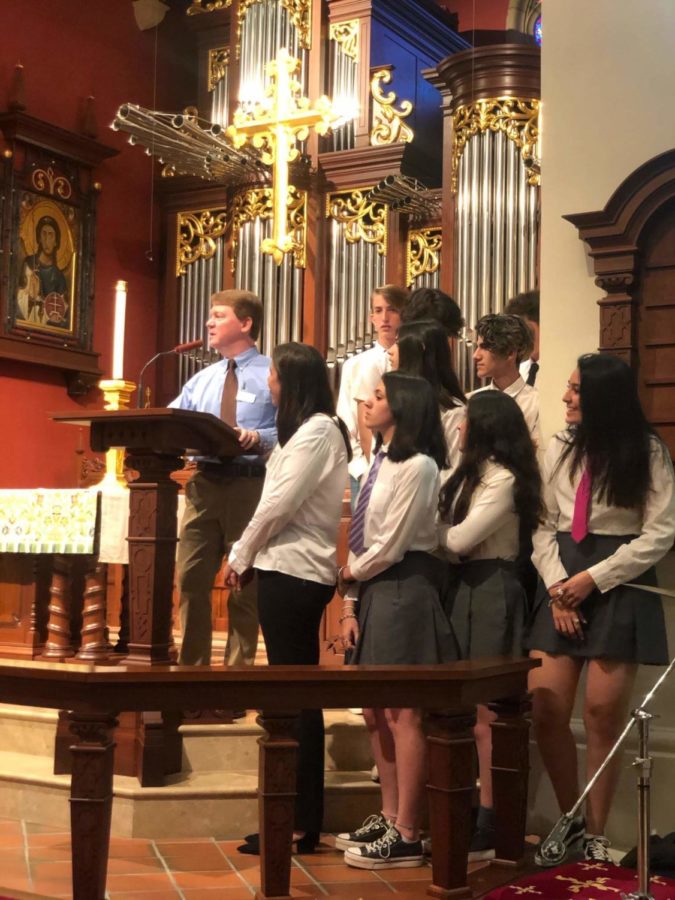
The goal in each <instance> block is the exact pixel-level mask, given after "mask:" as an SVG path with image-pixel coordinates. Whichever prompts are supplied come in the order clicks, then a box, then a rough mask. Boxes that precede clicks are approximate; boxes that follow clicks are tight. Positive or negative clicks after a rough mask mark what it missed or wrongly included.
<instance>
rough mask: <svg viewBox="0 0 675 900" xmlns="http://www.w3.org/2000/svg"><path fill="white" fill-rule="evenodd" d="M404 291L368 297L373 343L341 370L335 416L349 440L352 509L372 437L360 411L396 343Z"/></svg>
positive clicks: (389, 287)
mask: <svg viewBox="0 0 675 900" xmlns="http://www.w3.org/2000/svg"><path fill="white" fill-rule="evenodd" d="M408 296H409V294H408V291H407V290H406V289H405V288H402V287H399V286H398V285H395V284H385V285H383V286H382V287H378V288H375V290H374V291H373V293H372V294H371V297H370V321H371V322H372V325H373V331H374V332H375V333H376V334H377V340H376V341H375V343H374V344H373V346H372V347H370V348H369V349H368V350H364V351H363V353H358V354H357V355H356V356H352V357H350V359H347V360H346V361H345V362H344V364H343V366H342V374H341V376H340V392H339V395H338V401H337V414H338V415H339V416H340V418H341V419H342V421H343V422H344V423H345V424H346V425H347V428H348V429H349V434H350V437H351V445H352V461H351V462H350V464H349V484H350V489H351V497H352V507H353V505H354V503H355V502H356V496H357V494H358V492H359V483H360V480H361V477H362V476H363V473H364V472H365V471H366V470H367V468H368V463H369V462H370V450H371V446H372V433H371V432H370V431H369V430H368V429H367V428H365V426H364V424H363V421H362V418H363V411H362V410H361V409H360V408H361V407H362V404H363V402H364V401H365V400H368V399H369V398H370V397H371V396H372V394H373V392H374V390H375V388H376V386H377V385H378V384H379V382H380V380H381V378H382V375H383V374H384V372H385V371H386V370H387V364H388V357H387V350H389V348H390V347H392V346H393V345H394V344H395V343H396V336H397V334H398V327H399V325H400V324H401V312H402V310H403V308H404V307H405V305H406V303H407V301H408Z"/></svg>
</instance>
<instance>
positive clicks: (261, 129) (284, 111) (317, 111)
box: [227, 49, 344, 265]
mask: <svg viewBox="0 0 675 900" xmlns="http://www.w3.org/2000/svg"><path fill="white" fill-rule="evenodd" d="M266 68H267V71H268V73H269V75H270V77H271V82H272V83H271V85H270V87H269V88H268V91H267V95H268V96H267V98H266V99H265V100H263V101H262V103H258V104H256V105H255V107H254V108H253V110H252V112H246V111H245V110H243V109H241V108H240V109H238V110H237V111H236V112H235V114H234V117H233V121H234V124H232V125H230V127H229V128H228V129H227V134H228V135H229V137H230V138H231V139H232V142H233V143H234V145H235V147H236V148H237V149H239V148H240V147H242V146H243V145H244V144H245V143H246V141H247V140H249V139H250V141H251V143H252V144H253V146H254V147H255V148H256V149H258V150H260V151H261V154H260V156H261V159H262V161H263V162H264V163H265V164H266V165H268V166H272V204H273V237H271V238H266V239H265V240H264V241H263V242H262V244H261V246H260V249H261V250H262V252H263V253H269V254H271V256H272V257H273V259H274V261H275V263H276V264H277V265H280V264H281V262H282V260H283V258H284V254H285V253H290V252H291V251H292V250H293V249H294V247H295V241H294V239H293V236H292V235H291V234H289V233H288V211H287V208H288V200H289V197H288V189H289V178H288V166H289V163H292V162H293V161H294V160H296V159H297V158H298V156H299V154H300V151H299V150H298V148H297V147H296V142H297V141H304V140H305V139H306V137H307V135H308V134H309V129H310V128H314V129H315V131H316V132H317V134H321V135H323V134H326V133H327V132H328V130H329V129H330V128H331V126H333V125H335V123H336V122H337V120H338V119H341V120H342V121H344V117H343V116H342V115H341V114H340V113H338V112H336V111H335V110H334V109H333V106H332V104H331V102H330V100H329V99H328V97H325V96H324V97H319V99H318V100H317V101H316V103H315V104H314V106H313V107H311V106H310V101H309V98H308V97H303V96H302V95H301V93H300V92H301V90H302V85H301V84H300V82H299V81H298V80H297V79H296V78H294V77H292V76H293V75H294V74H295V73H296V72H297V71H298V69H299V68H300V60H298V59H295V58H294V57H292V56H290V54H289V53H288V51H287V50H285V49H281V50H279V52H278V54H277V57H276V59H274V60H272V62H271V63H268V65H267V66H266Z"/></svg>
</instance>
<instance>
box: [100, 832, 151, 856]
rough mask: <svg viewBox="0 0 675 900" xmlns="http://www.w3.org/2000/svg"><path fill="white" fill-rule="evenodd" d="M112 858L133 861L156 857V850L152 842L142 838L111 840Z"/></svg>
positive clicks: (110, 853)
mask: <svg viewBox="0 0 675 900" xmlns="http://www.w3.org/2000/svg"><path fill="white" fill-rule="evenodd" d="M108 855H109V856H110V857H113V856H115V857H116V856H123V857H124V858H125V859H132V858H133V857H138V856H155V855H156V854H155V848H154V846H153V843H152V841H146V840H143V839H142V838H115V837H113V838H110V851H109V854H108Z"/></svg>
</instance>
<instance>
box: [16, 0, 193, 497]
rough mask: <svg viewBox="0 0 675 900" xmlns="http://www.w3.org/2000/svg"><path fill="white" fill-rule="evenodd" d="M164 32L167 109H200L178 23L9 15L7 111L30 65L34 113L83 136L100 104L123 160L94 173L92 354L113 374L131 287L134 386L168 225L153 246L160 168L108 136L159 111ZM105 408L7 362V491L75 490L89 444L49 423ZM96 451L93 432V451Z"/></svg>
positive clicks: (129, 363) (54, 7) (81, 13)
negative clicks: (117, 309)
mask: <svg viewBox="0 0 675 900" xmlns="http://www.w3.org/2000/svg"><path fill="white" fill-rule="evenodd" d="M156 33H157V59H158V65H157V101H156V102H157V106H158V107H159V108H165V109H166V108H168V109H176V108H182V106H185V105H186V104H187V103H188V102H189V100H190V99H191V86H190V84H189V79H186V77H185V72H184V65H185V55H186V52H187V50H189V40H187V39H185V40H184V39H183V36H184V35H185V31H184V20H183V15H182V14H179V13H178V12H172V13H170V14H169V16H167V19H165V21H164V23H163V24H162V25H161V26H160V27H159V30H152V31H144V32H141V31H139V30H138V28H137V26H136V22H135V19H134V15H133V7H132V3H131V0H86V2H82V0H80V2H76V3H73V2H72V0H30V2H26V0H2V2H1V4H0V109H1V108H3V107H4V106H5V98H6V97H7V93H8V90H9V86H10V83H11V80H12V76H13V71H14V66H15V64H16V63H19V62H20V63H21V64H22V65H23V66H24V72H25V82H26V106H27V109H26V112H27V113H29V114H30V115H32V116H36V117H37V118H41V119H45V120H46V121H49V122H52V123H54V124H56V125H60V126H62V127H64V128H68V129H71V130H74V131H75V130H77V127H78V114H79V109H80V107H81V104H82V103H83V100H84V98H85V97H87V96H88V95H90V94H91V95H93V96H94V97H95V98H96V117H97V121H98V125H99V135H98V140H99V141H100V142H101V143H104V144H107V145H109V146H111V147H115V148H116V149H117V150H119V151H120V152H119V155H118V156H115V157H113V158H112V159H110V160H107V161H106V162H105V163H103V164H102V165H101V166H100V167H99V168H98V169H97V170H96V180H97V181H100V182H101V183H102V185H103V190H102V193H101V194H100V196H99V201H98V206H97V237H96V270H95V285H96V288H95V327H94V346H93V349H94V350H95V351H96V352H99V353H100V354H101V356H100V360H99V366H100V368H102V369H103V371H104V372H105V373H106V374H107V373H109V371H110V365H111V357H112V338H111V334H112V317H113V305H114V286H115V282H116V281H117V280H118V279H120V278H121V279H124V280H125V281H127V282H128V285H129V288H128V289H129V295H128V302H127V327H126V346H125V376H126V377H127V378H128V379H129V380H131V381H136V380H137V376H138V371H139V369H140V367H141V366H142V364H143V363H144V362H145V361H146V360H147V359H148V358H149V357H150V356H151V355H152V354H153V353H154V352H155V349H156V333H157V322H158V316H159V310H158V293H159V290H158V289H159V272H160V268H159V252H158V241H157V237H158V229H157V226H158V224H159V214H158V210H157V209H156V208H155V211H154V224H155V228H154V232H155V233H154V235H153V240H152V241H151V238H150V218H151V215H150V214H151V176H152V172H151V162H150V160H149V158H148V157H147V156H146V155H145V154H144V153H143V151H142V150H141V149H140V148H138V147H136V148H132V147H130V146H129V145H128V144H127V142H126V138H125V137H124V136H123V135H121V134H117V133H115V132H113V131H111V130H110V129H109V128H108V127H107V126H108V124H109V123H110V122H111V121H112V118H113V115H114V113H115V110H116V109H117V107H118V106H119V105H120V104H121V103H123V102H124V101H125V100H133V101H135V102H138V103H140V104H141V105H144V106H152V103H153V79H154V71H155V63H154V58H155V35H156ZM175 48H178V51H176V49H175ZM175 86H178V87H177V88H175ZM179 95H180V96H179ZM149 252H151V255H152V259H149V258H148V253H149ZM102 405H103V404H102V398H101V394H100V392H99V391H98V390H96V389H94V390H93V391H92V392H91V393H90V394H89V395H88V396H87V397H86V398H84V399H83V400H81V401H74V400H71V399H70V398H69V397H68V395H67V393H66V390H65V385H64V381H63V376H62V374H61V373H60V372H58V371H56V370H53V369H48V368H44V367H41V366H31V365H28V364H24V363H15V362H9V361H7V360H3V359H0V428H1V429H2V436H1V438H0V441H1V444H0V446H1V448H2V449H1V455H0V487H37V486H41V487H68V486H74V484H75V481H74V477H75V474H74V473H75V455H74V451H75V448H76V447H77V445H78V440H82V436H80V435H78V429H76V428H74V427H71V426H68V425H55V424H53V423H52V422H51V421H50V420H49V418H48V417H47V413H48V412H50V411H54V410H69V409H78V408H101V407H102ZM86 441H87V435H86V433H85V435H84V442H85V447H86V446H87V443H86Z"/></svg>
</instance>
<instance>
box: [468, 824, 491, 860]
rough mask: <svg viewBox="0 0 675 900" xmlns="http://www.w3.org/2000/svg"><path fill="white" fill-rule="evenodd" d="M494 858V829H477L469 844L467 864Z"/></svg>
mask: <svg viewBox="0 0 675 900" xmlns="http://www.w3.org/2000/svg"><path fill="white" fill-rule="evenodd" d="M494 858H495V830H494V828H479V827H477V828H476V830H475V831H474V833H473V835H472V837H471V843H470V844H469V856H468V861H469V862H480V861H481V860H482V859H494Z"/></svg>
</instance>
